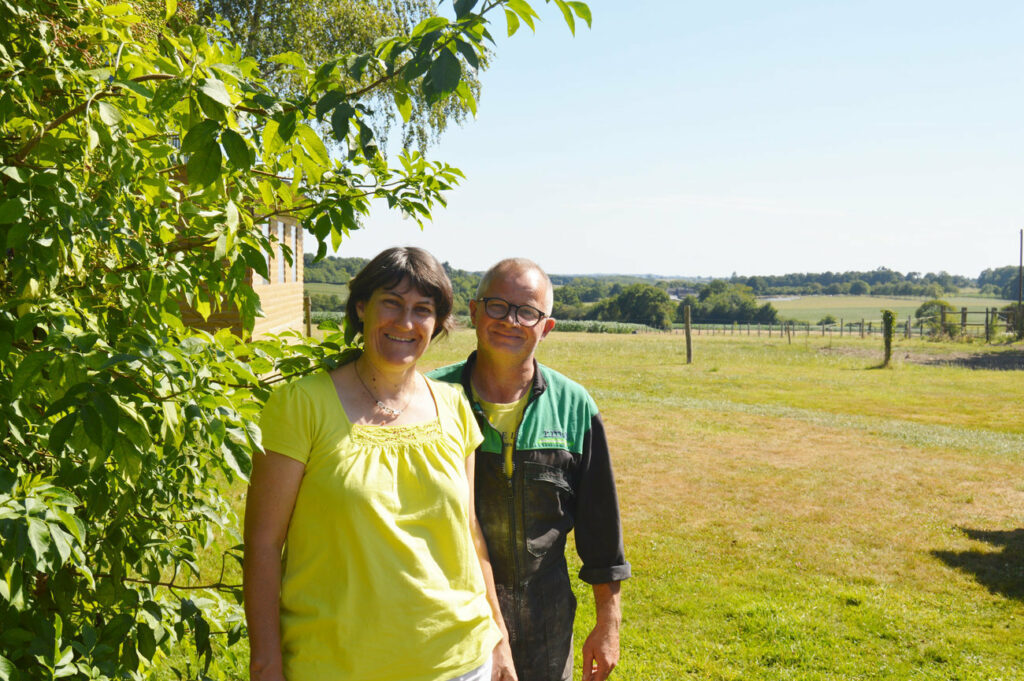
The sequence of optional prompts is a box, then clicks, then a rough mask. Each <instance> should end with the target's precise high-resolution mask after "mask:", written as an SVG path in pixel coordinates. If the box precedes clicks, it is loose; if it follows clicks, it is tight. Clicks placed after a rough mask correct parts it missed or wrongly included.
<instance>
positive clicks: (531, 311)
mask: <svg viewBox="0 0 1024 681" xmlns="http://www.w3.org/2000/svg"><path fill="white" fill-rule="evenodd" d="M552 304H553V293H552V289H551V281H550V280H549V279H548V276H547V275H546V274H545V273H544V271H543V270H541V269H540V267H538V266H537V265H536V264H535V263H533V262H532V261H530V260H526V259H523V258H512V259H508V260H502V261H501V262H499V263H498V264H496V265H495V266H494V267H492V268H491V269H490V270H488V271H487V273H486V274H485V275H484V277H483V279H482V280H481V282H480V287H479V289H478V295H477V298H476V300H473V301H471V302H470V304H469V306H470V313H471V315H472V319H473V325H474V326H475V327H476V336H477V350H476V352H474V353H473V354H471V355H470V356H469V359H468V360H466V361H465V362H461V363H458V364H453V365H451V366H448V367H444V368H442V369H438V370H437V371H435V372H433V374H432V376H433V377H434V378H438V379H441V380H445V381H449V382H451V383H460V384H462V386H463V388H464V389H465V391H466V395H467V396H468V397H469V398H470V401H471V402H472V403H473V410H474V412H475V413H476V415H477V419H478V420H479V421H480V425H481V429H482V430H483V432H484V442H483V444H482V445H480V447H479V448H478V449H477V452H476V494H475V497H476V509H477V516H478V518H479V521H480V524H481V526H482V528H483V532H484V537H485V538H486V540H487V548H488V550H489V552H490V557H491V566H492V568H493V570H494V581H495V585H496V587H497V591H498V600H499V601H500V602H501V611H502V614H503V615H504V618H505V624H506V626H507V627H508V632H509V638H510V644H511V647H512V655H513V659H514V663H515V670H516V673H517V675H518V678H519V681H568V680H569V679H571V678H572V666H573V660H572V631H573V619H574V617H575V614H576V599H575V597H574V596H573V593H572V587H571V584H570V582H569V574H568V567H567V564H566V560H565V541H566V535H568V533H569V531H570V530H573V528H575V531H576V550H577V552H578V553H579V556H580V559H581V560H582V562H583V567H582V569H581V570H580V574H579V577H580V579H582V580H583V581H585V582H588V583H590V584H591V585H592V587H593V591H594V599H595V604H596V610H597V618H596V619H597V621H596V623H595V626H594V628H593V630H592V631H591V632H590V635H589V636H588V637H587V640H586V641H585V643H584V644H583V675H582V678H583V680H584V681H604V679H605V678H607V677H608V675H609V674H610V673H611V670H612V669H613V668H614V667H615V665H616V663H617V662H618V659H619V624H620V621H621V611H620V606H619V582H620V581H621V580H623V579H626V578H628V577H629V576H630V566H629V563H628V562H627V561H626V559H625V555H624V551H623V546H622V526H621V523H620V521H619V509H618V500H617V497H616V494H615V482H614V479H613V476H612V468H611V461H610V458H609V454H608V445H607V442H606V440H605V435H604V427H603V425H602V423H601V417H600V416H599V415H598V412H597V406H596V405H595V404H594V401H593V400H592V399H591V398H590V395H589V394H587V392H586V390H584V389H583V388H582V387H581V386H580V385H578V384H577V383H574V382H573V381H571V380H569V379H567V378H566V377H564V376H562V375H561V374H559V373H558V372H556V371H554V370H552V369H550V368H548V367H545V366H542V365H540V364H538V363H537V361H536V360H535V359H534V351H535V350H536V349H537V345H538V344H539V343H540V342H541V341H542V340H543V339H544V337H545V336H547V335H548V333H550V331H551V329H552V328H553V327H554V326H555V320H554V319H552V318H551V307H552Z"/></svg>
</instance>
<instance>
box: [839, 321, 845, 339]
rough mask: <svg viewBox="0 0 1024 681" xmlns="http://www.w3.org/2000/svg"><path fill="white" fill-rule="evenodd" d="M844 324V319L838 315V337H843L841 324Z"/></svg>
mask: <svg viewBox="0 0 1024 681" xmlns="http://www.w3.org/2000/svg"><path fill="white" fill-rule="evenodd" d="M844 325H845V324H844V320H843V318H842V317H840V318H839V337H840V338H842V337H843V326H844Z"/></svg>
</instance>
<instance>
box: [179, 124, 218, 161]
mask: <svg viewBox="0 0 1024 681" xmlns="http://www.w3.org/2000/svg"><path fill="white" fill-rule="evenodd" d="M219 129H220V124H219V123H218V122H217V121H211V120H209V119H207V120H204V121H202V122H201V123H197V124H195V125H193V126H192V127H191V128H189V131H188V132H187V133H185V139H183V140H182V141H181V153H183V154H191V153H193V152H195V151H196V150H198V149H201V148H203V147H206V146H209V145H211V144H216V143H217V131H218V130H219Z"/></svg>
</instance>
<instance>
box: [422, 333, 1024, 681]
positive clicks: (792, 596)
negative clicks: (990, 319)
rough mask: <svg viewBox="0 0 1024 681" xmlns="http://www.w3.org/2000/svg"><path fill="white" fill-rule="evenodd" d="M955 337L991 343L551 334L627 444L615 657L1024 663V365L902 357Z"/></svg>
mask: <svg viewBox="0 0 1024 681" xmlns="http://www.w3.org/2000/svg"><path fill="white" fill-rule="evenodd" d="M472 343H473V336H472V334H471V332H469V331H461V332H458V333H456V334H454V336H453V337H452V338H450V339H449V340H447V341H443V342H441V343H440V344H438V345H437V346H436V347H435V348H434V349H432V350H431V351H430V353H429V354H428V356H427V357H426V358H425V359H424V361H423V362H422V365H423V368H425V369H429V368H432V367H434V366H439V365H440V364H443V363H446V362H449V361H454V360H457V359H461V358H462V357H464V356H465V355H466V354H467V353H468V351H469V350H470V349H471V346H472ZM1021 349H1022V348H1021V347H1020V346H1017V347H1016V348H1005V347H1004V348H997V350H1000V351H1003V352H1014V351H1016V352H1019V351H1021ZM953 350H955V351H958V352H961V353H963V352H984V351H985V348H984V346H982V345H980V344H974V345H962V346H938V345H935V344H920V343H913V344H906V343H905V342H900V343H898V345H897V352H896V353H895V356H896V358H897V361H896V364H895V366H894V367H893V368H891V369H876V368H872V367H875V366H877V364H878V363H879V361H880V359H881V347H880V342H878V341H877V340H876V341H862V340H859V339H857V340H843V341H839V340H838V339H832V340H831V341H830V340H829V339H824V340H823V339H821V338H816V337H814V336H811V337H804V338H800V339H799V340H796V339H795V340H794V341H793V342H792V343H791V344H790V343H787V342H786V341H784V340H780V339H779V338H777V337H775V338H773V339H771V340H770V341H769V339H767V338H764V337H762V338H756V337H752V338H750V337H728V336H725V337H722V336H718V337H707V336H703V337H700V338H697V339H695V345H694V363H693V364H691V365H687V364H686V363H685V357H686V355H685V346H684V344H683V337H682V336H681V335H668V334H665V335H662V334H650V335H635V336H611V335H600V334H575V333H573V334H569V333H565V334H557V333H556V334H552V335H551V336H549V338H548V339H547V340H546V341H545V342H544V343H543V344H542V346H541V351H540V356H541V360H542V361H544V362H546V363H548V364H550V365H551V366H554V367H556V368H558V369H560V370H562V371H563V373H566V374H568V375H569V376H571V377H573V378H576V379H577V380H579V381H580V382H581V383H583V384H585V385H586V386H587V387H588V388H589V389H590V390H591V393H592V394H593V395H594V397H595V398H596V399H597V401H598V404H599V406H600V407H601V410H602V412H603V415H604V418H605V422H606V426H607V429H608V432H609V436H610V439H611V442H612V446H613V453H614V460H615V466H616V473H617V477H618V481H619V493H620V499H621V504H622V511H623V517H624V526H625V531H626V548H627V554H628V558H629V559H630V561H631V562H632V564H633V570H634V577H633V579H631V580H630V581H629V582H627V583H626V584H625V586H624V590H623V594H624V629H623V638H622V649H623V650H622V652H623V657H622V661H621V664H620V667H619V669H618V670H617V671H616V673H615V678H620V679H627V680H629V679H644V680H646V679H678V678H689V679H764V680H768V679H801V680H808V681H812V680H818V679H820V680H822V681H824V680H826V679H829V680H831V679H936V680H938V679H943V680H945V679H964V680H967V679H977V680H978V681H982V680H984V681H993V680H996V679H1005V680H1009V679H1021V678H1024V373H1022V372H1013V371H977V370H970V369H965V368H959V367H948V366H923V365H917V364H911V363H909V362H907V361H903V359H902V358H903V357H905V356H906V355H907V354H913V355H926V354H933V355H934V354H936V353H942V352H947V351H953ZM577 595H578V597H579V600H580V606H581V607H580V615H579V618H578V627H577V631H576V640H577V647H578V646H579V645H580V644H581V643H582V641H583V640H584V639H585V637H586V634H587V632H588V631H589V626H590V625H591V623H592V621H593V614H592V612H593V608H592V603H591V600H592V599H591V598H590V596H589V594H588V593H587V587H586V585H579V586H578V589H577ZM524 681H528V680H524Z"/></svg>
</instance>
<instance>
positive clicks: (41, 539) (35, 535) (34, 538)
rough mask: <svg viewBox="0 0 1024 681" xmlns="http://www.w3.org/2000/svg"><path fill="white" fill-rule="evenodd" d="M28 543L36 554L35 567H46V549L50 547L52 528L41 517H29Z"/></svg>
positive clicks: (41, 568)
mask: <svg viewBox="0 0 1024 681" xmlns="http://www.w3.org/2000/svg"><path fill="white" fill-rule="evenodd" d="M28 543H29V544H30V545H31V546H32V553H34V554H35V564H34V566H33V567H34V568H35V569H36V570H39V571H43V570H45V569H46V551H47V549H49V548H50V528H49V526H47V524H46V523H44V522H43V521H42V520H40V519H39V518H33V517H31V516H29V518H28Z"/></svg>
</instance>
